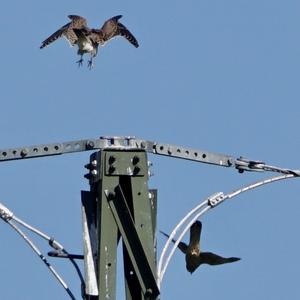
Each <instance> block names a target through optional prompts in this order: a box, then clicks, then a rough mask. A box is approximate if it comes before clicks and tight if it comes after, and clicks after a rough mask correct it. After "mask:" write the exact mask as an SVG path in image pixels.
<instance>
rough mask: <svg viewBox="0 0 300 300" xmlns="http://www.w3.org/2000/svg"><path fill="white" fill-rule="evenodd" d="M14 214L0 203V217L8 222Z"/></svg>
mask: <svg viewBox="0 0 300 300" xmlns="http://www.w3.org/2000/svg"><path fill="white" fill-rule="evenodd" d="M13 216H14V214H13V212H12V211H10V210H9V209H8V208H7V207H6V206H4V205H3V204H2V203H0V218H1V219H3V220H4V221H5V222H8V221H9V220H11V219H12V218H13Z"/></svg>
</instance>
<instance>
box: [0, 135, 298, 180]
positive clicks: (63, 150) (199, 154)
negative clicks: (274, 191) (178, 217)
mask: <svg viewBox="0 0 300 300" xmlns="http://www.w3.org/2000/svg"><path fill="white" fill-rule="evenodd" d="M100 149H118V150H124V151H126V150H144V151H146V152H148V153H152V154H156V155H163V156H168V157H172V158H180V159H186V160H191V161H195V162H201V163H207V164H213V165H217V166H222V167H235V168H236V169H238V171H239V172H240V173H243V172H244V171H255V172H263V171H269V172H279V173H284V174H294V175H296V176H299V175H300V172H299V170H290V169H283V168H278V167H273V166H268V165H266V164H265V163H264V162H262V161H258V160H249V159H246V158H243V157H240V158H237V159H235V158H234V157H233V156H230V155H224V154H219V153H213V152H209V151H204V150H200V149H192V148H187V147H181V146H177V145H171V144H164V143H158V142H153V141H147V140H143V139H136V138H135V137H133V136H122V137H118V136H104V137H100V138H97V139H84V140H77V141H69V142H62V143H52V144H41V145H34V146H25V147H19V148H9V149H2V150H1V149H0V162H1V161H9V160H18V159H28V158H36V157H44V156H53V155H59V154H68V153H75V152H83V151H91V150H100Z"/></svg>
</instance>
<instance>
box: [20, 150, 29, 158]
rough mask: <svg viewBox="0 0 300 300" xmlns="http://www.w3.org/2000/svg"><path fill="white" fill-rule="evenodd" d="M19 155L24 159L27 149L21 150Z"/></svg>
mask: <svg viewBox="0 0 300 300" xmlns="http://www.w3.org/2000/svg"><path fill="white" fill-rule="evenodd" d="M20 154H21V156H22V157H25V156H26V155H27V154H28V150H27V149H22V150H21V153H20Z"/></svg>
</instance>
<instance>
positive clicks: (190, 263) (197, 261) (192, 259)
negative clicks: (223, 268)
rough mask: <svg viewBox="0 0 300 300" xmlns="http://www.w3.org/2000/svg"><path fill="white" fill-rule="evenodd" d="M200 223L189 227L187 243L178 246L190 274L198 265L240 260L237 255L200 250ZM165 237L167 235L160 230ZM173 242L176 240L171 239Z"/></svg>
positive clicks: (220, 263)
mask: <svg viewBox="0 0 300 300" xmlns="http://www.w3.org/2000/svg"><path fill="white" fill-rule="evenodd" d="M201 229H202V224H201V222H200V221H196V222H195V223H194V224H193V225H192V226H191V229H190V243H189V245H187V244H185V243H183V242H180V243H179V244H178V248H179V249H180V250H181V251H182V252H183V253H184V254H185V261H186V269H187V270H188V271H189V272H190V273H191V274H192V273H193V272H194V271H195V270H196V269H197V268H198V267H199V266H200V265H202V264H208V265H222V264H227V263H232V262H235V261H238V260H240V258H238V257H229V258H225V257H221V256H219V255H217V254H214V253H211V252H201V251H200V235H201ZM161 233H162V234H163V235H165V236H166V237H167V238H169V235H168V234H166V233H164V232H162V231H161ZM172 242H173V243H175V242H176V240H174V239H173V240H172Z"/></svg>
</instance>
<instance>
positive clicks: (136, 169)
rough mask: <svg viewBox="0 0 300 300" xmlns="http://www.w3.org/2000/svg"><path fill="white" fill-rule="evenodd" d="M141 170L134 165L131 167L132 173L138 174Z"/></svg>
mask: <svg viewBox="0 0 300 300" xmlns="http://www.w3.org/2000/svg"><path fill="white" fill-rule="evenodd" d="M140 171H141V168H139V167H138V166H135V167H134V169H133V174H135V175H136V174H138V173H139V172H140Z"/></svg>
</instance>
